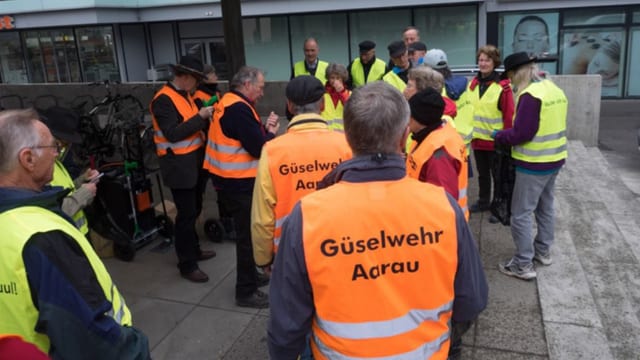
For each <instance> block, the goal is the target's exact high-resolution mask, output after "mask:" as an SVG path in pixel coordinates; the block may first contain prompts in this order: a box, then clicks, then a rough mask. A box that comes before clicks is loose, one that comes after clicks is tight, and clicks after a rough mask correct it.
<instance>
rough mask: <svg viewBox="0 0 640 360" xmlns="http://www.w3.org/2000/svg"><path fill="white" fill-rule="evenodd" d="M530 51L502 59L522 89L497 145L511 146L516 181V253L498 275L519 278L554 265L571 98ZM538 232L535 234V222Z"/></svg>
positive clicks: (513, 229)
mask: <svg viewBox="0 0 640 360" xmlns="http://www.w3.org/2000/svg"><path fill="white" fill-rule="evenodd" d="M534 61H535V58H534V57H529V55H527V53H526V52H519V53H515V54H512V55H509V56H508V57H507V58H506V59H505V60H504V67H505V74H506V75H507V76H508V77H509V78H510V79H511V81H512V83H513V85H514V87H515V88H516V89H518V91H517V93H516V96H517V107H516V116H515V120H514V126H513V128H512V129H509V130H503V131H496V132H495V133H494V134H493V136H494V137H495V141H496V143H500V144H506V145H511V146H512V148H511V157H512V158H513V162H514V165H515V169H516V180H515V185H514V188H513V195H512V200H511V235H512V237H513V242H514V243H515V245H516V253H515V255H514V256H513V257H512V258H511V259H509V260H507V261H504V262H501V263H500V264H499V267H498V268H499V270H500V272H502V273H504V274H506V275H509V276H514V277H517V278H520V279H524V280H529V279H533V278H535V277H536V272H535V269H534V267H533V261H534V260H535V261H536V262H538V263H540V264H541V265H551V263H552V260H551V255H550V250H551V245H552V244H553V241H554V231H553V228H554V218H555V216H554V209H553V201H554V196H553V192H554V187H555V180H556V177H557V176H558V172H559V171H560V168H561V167H562V166H563V165H564V162H565V159H566V158H567V107H568V103H567V97H566V96H565V94H564V92H563V91H562V90H561V89H560V88H559V87H558V86H556V85H555V84H554V83H553V82H552V81H551V80H549V79H545V78H544V77H542V76H541V75H540V70H539V69H538V66H537V65H536V64H535V63H534ZM534 215H535V220H536V221H535V224H536V226H537V232H536V233H535V234H534V231H533V229H534V221H533V216H534Z"/></svg>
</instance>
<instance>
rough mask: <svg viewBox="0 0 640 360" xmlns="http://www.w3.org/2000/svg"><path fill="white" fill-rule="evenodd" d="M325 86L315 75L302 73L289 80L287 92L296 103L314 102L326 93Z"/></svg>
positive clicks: (289, 97) (288, 96) (288, 97)
mask: <svg viewBox="0 0 640 360" xmlns="http://www.w3.org/2000/svg"><path fill="white" fill-rule="evenodd" d="M324 91H325V90H324V86H323V85H322V82H321V81H320V80H318V78H316V77H315V76H310V75H301V76H296V77H294V78H293V79H291V80H290V81H289V83H288V84H287V89H286V90H285V94H286V95H287V99H289V100H290V101H291V102H292V103H294V104H296V105H306V104H311V103H314V102H316V101H318V100H320V98H322V96H323V95H324Z"/></svg>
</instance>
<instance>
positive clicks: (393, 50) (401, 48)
mask: <svg viewBox="0 0 640 360" xmlns="http://www.w3.org/2000/svg"><path fill="white" fill-rule="evenodd" d="M387 49H389V56H390V57H392V58H394V57H398V56H401V55H403V54H404V53H405V52H406V51H407V46H406V45H405V44H404V42H402V41H394V42H392V43H391V44H389V46H387Z"/></svg>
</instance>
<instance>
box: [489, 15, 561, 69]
mask: <svg viewBox="0 0 640 360" xmlns="http://www.w3.org/2000/svg"><path fill="white" fill-rule="evenodd" d="M498 31H499V35H498V38H499V40H498V47H499V48H500V50H501V51H502V55H503V58H504V57H506V56H508V55H509V54H512V53H516V52H521V51H524V52H527V53H529V54H530V55H532V56H536V57H539V58H546V59H547V60H549V61H548V62H539V63H538V66H539V67H540V68H541V69H543V70H545V71H548V72H549V73H551V74H555V73H556V71H557V70H556V68H557V57H558V13H557V12H549V13H517V14H514V13H510V14H502V15H500V26H499V29H498Z"/></svg>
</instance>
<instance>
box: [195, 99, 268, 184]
mask: <svg viewBox="0 0 640 360" xmlns="http://www.w3.org/2000/svg"><path fill="white" fill-rule="evenodd" d="M238 102H242V103H245V104H246V105H247V106H248V107H249V108H250V109H251V112H252V113H253V117H254V119H255V120H256V121H257V122H258V123H259V124H260V126H262V122H260V117H259V116H258V113H256V110H255V109H254V108H253V106H252V105H251V104H249V103H248V102H247V101H246V100H245V99H243V98H242V97H240V96H238V95H237V94H234V93H232V92H228V93H226V94H224V96H222V99H220V100H219V104H218V106H216V107H215V108H214V112H213V122H212V123H211V126H209V136H208V141H207V148H206V154H205V158H204V164H203V168H205V169H206V170H208V171H209V172H210V173H212V174H215V175H218V176H220V177H223V178H232V179H243V178H252V177H253V178H255V177H256V174H257V172H258V159H257V158H255V157H253V156H252V155H251V154H249V153H248V152H247V150H245V149H244V148H243V147H242V143H240V140H237V139H231V138H229V137H227V136H226V135H225V134H224V132H222V126H221V125H220V119H221V118H222V116H223V115H224V111H225V109H226V108H227V107H229V106H231V105H233V104H235V103H238Z"/></svg>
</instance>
